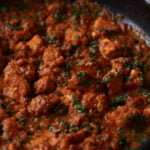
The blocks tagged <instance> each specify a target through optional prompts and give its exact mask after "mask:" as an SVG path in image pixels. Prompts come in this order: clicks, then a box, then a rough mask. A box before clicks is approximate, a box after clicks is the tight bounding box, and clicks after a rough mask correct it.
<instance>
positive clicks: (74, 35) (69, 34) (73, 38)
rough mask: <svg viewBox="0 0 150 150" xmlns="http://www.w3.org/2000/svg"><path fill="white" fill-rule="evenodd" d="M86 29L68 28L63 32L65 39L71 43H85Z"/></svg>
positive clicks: (86, 40)
mask: <svg viewBox="0 0 150 150" xmlns="http://www.w3.org/2000/svg"><path fill="white" fill-rule="evenodd" d="M85 34H86V30H85V29H84V28H79V29H72V28H69V29H67V30H66V33H65V41H66V42H67V43H71V44H72V45H78V44H79V43H82V44H87V42H88V39H87V37H86V36H85Z"/></svg>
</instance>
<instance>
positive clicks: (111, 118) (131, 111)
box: [107, 105, 140, 127]
mask: <svg viewBox="0 0 150 150" xmlns="http://www.w3.org/2000/svg"><path fill="white" fill-rule="evenodd" d="M138 114H140V112H139V110H138V109H137V108H131V107H127V106H126V105H125V106H119V107H117V109H116V110H115V111H113V112H111V113H110V114H109V115H108V118H107V120H108V122H112V124H113V125H116V126H117V127H125V126H127V125H128V123H129V122H130V121H131V120H132V119H133V118H134V117H135V116H137V115H138Z"/></svg>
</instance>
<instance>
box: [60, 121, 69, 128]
mask: <svg viewBox="0 0 150 150" xmlns="http://www.w3.org/2000/svg"><path fill="white" fill-rule="evenodd" d="M59 124H60V125H63V126H66V127H67V128H69V127H70V124H69V123H68V122H66V121H60V122H59Z"/></svg>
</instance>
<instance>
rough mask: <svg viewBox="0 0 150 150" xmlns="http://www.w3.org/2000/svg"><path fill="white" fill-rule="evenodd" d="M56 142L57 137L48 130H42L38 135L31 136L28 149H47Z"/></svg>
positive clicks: (52, 146)
mask: <svg viewBox="0 0 150 150" xmlns="http://www.w3.org/2000/svg"><path fill="white" fill-rule="evenodd" d="M56 144H58V139H57V138H56V137H55V136H54V135H53V134H52V133H50V132H49V131H44V132H42V133H41V134H40V135H39V136H36V137H33V138H32V139H31V141H30V146H29V148H30V150H32V149H41V150H49V149H52V148H54V146H56Z"/></svg>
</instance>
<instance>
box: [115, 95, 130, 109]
mask: <svg viewBox="0 0 150 150" xmlns="http://www.w3.org/2000/svg"><path fill="white" fill-rule="evenodd" d="M128 96H129V95H128V94H124V95H121V96H118V97H116V98H115V100H114V101H113V103H112V107H113V108H116V107H118V106H122V105H124V103H125V102H126V100H127V98H128Z"/></svg>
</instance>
